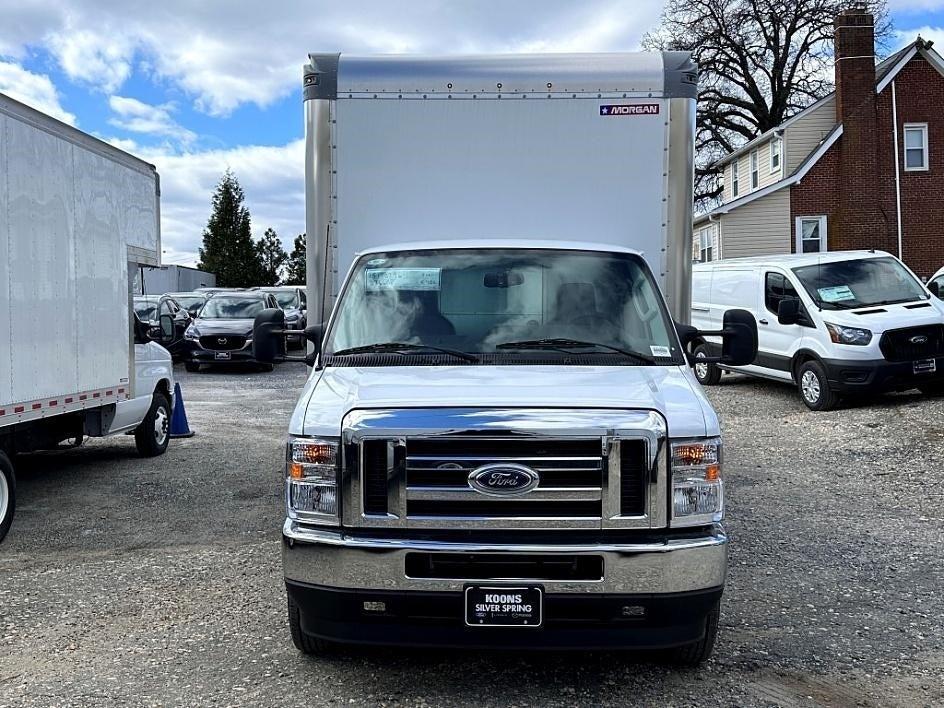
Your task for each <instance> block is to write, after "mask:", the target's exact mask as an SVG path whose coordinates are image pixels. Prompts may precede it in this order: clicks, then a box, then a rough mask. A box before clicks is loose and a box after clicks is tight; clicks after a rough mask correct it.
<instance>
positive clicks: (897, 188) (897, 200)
mask: <svg viewBox="0 0 944 708" xmlns="http://www.w3.org/2000/svg"><path fill="white" fill-rule="evenodd" d="M892 137H893V139H894V141H895V149H894V151H893V152H892V155H893V157H894V158H895V213H896V214H897V217H898V260H901V259H902V237H901V179H900V174H899V172H900V167H899V165H898V98H897V97H896V94H895V82H894V81H892Z"/></svg>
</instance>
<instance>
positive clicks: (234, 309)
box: [184, 291, 279, 371]
mask: <svg viewBox="0 0 944 708" xmlns="http://www.w3.org/2000/svg"><path fill="white" fill-rule="evenodd" d="M278 306H279V304H278V302H276V299H275V297H274V296H273V295H271V294H270V293H264V292H259V291H246V292H237V291H227V292H218V293H214V294H212V295H210V297H209V298H207V301H206V303H205V304H204V305H203V307H202V308H201V309H200V312H199V314H198V316H197V318H196V319H195V320H194V321H193V324H191V325H190V327H189V328H188V329H187V331H186V333H185V335H184V338H185V340H186V342H187V360H186V367H187V371H199V369H200V366H201V365H202V364H229V363H236V362H242V363H247V364H254V363H257V362H256V360H255V359H254V358H253V356H252V325H253V322H254V320H255V318H256V315H258V314H259V313H260V312H262V311H263V310H265V309H268V308H277V307H278ZM260 366H261V367H262V368H264V369H267V370H269V371H271V370H272V365H271V364H260Z"/></svg>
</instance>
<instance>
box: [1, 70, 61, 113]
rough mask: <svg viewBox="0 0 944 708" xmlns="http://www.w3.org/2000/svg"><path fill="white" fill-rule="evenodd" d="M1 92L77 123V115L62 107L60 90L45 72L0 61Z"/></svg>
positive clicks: (37, 108)
mask: <svg viewBox="0 0 944 708" xmlns="http://www.w3.org/2000/svg"><path fill="white" fill-rule="evenodd" d="M0 93H3V94H6V95H7V96H9V97H10V98H12V99H15V100H17V101H19V102H20V103H25V104H26V105H27V106H30V107H31V108H35V109H36V110H37V111H42V112H43V113H46V114H48V115H51V116H52V117H53V118H58V119H59V120H61V121H63V122H64V123H69V124H70V125H75V116H74V115H73V114H72V113H69V112H68V111H67V110H65V109H64V108H63V107H62V104H61V103H60V102H59V92H58V91H57V90H56V87H55V86H54V85H53V83H52V81H51V80H50V78H49V77H48V76H46V75H45V74H34V73H33V72H31V71H27V70H26V69H24V68H23V67H22V66H20V65H19V64H16V63H14V62H5V61H0Z"/></svg>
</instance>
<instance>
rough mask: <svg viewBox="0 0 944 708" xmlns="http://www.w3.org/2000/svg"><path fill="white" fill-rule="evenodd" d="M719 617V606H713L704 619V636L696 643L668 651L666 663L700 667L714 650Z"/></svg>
mask: <svg viewBox="0 0 944 708" xmlns="http://www.w3.org/2000/svg"><path fill="white" fill-rule="evenodd" d="M720 617H721V605H720V604H719V605H715V607H714V609H713V610H711V612H709V613H708V616H707V617H706V618H705V636H704V637H702V638H701V639H699V640H698V641H697V642H693V643H691V644H684V645H682V646H680V647H676V648H675V649H670V650H669V652H668V656H667V657H666V658H667V660H668V663H670V664H674V665H675V666H700V665H701V664H704V663H705V662H706V661H708V659H709V657H710V656H711V652H712V651H713V650H714V648H715V640H716V639H717V638H718V620H719V618H720Z"/></svg>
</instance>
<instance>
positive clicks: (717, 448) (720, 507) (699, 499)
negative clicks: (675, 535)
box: [672, 438, 724, 526]
mask: <svg viewBox="0 0 944 708" xmlns="http://www.w3.org/2000/svg"><path fill="white" fill-rule="evenodd" d="M723 517H724V482H723V481H722V479H721V438H708V439H705V440H684V441H678V442H673V443H672V526H701V525H704V524H712V523H715V522H717V521H721V519H722V518H723Z"/></svg>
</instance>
